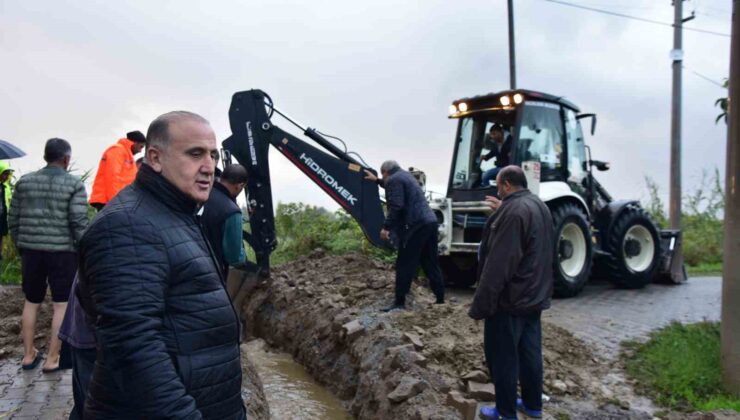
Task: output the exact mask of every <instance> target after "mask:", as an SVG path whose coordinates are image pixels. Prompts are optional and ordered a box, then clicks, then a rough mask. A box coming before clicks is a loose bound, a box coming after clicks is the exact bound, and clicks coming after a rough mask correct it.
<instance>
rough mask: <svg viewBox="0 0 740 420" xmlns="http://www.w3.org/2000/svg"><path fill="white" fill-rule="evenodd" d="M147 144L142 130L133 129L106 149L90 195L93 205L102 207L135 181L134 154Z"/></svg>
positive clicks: (97, 207)
mask: <svg viewBox="0 0 740 420" xmlns="http://www.w3.org/2000/svg"><path fill="white" fill-rule="evenodd" d="M145 144H146V137H144V135H143V134H142V133H141V131H132V132H130V133H127V134H126V138H123V139H120V140H118V143H116V144H114V145H113V146H110V147H109V148H107V149H106V150H105V152H104V153H103V157H101V158H100V165H99V166H98V173H97V174H96V175H95V182H94V183H93V188H92V194H91V195H90V205H91V206H93V207H95V208H96V209H98V210H100V209H102V208H103V206H105V205H106V204H108V201H110V200H111V199H112V198H113V197H114V196H115V195H116V194H118V192H119V191H121V190H122V189H123V188H124V187H126V186H127V185H128V184H130V183H132V182H133V181H134V178H136V171H137V166H136V162H134V155H135V154H137V153H139V152H140V151H141V149H143V148H144V145H145Z"/></svg>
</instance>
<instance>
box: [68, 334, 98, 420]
mask: <svg viewBox="0 0 740 420" xmlns="http://www.w3.org/2000/svg"><path fill="white" fill-rule="evenodd" d="M70 349H71V350H72V351H71V353H72V394H73V396H74V400H75V406H74V408H72V412H71V413H69V418H70V420H82V413H83V411H84V409H85V397H86V396H87V387H88V385H89V384H90V379H92V374H93V369H94V368H95V359H96V358H97V354H96V350H95V349H78V348H75V347H72V346H70Z"/></svg>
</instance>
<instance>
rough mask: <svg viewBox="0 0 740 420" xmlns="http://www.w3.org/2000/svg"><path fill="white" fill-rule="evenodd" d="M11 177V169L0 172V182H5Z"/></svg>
mask: <svg viewBox="0 0 740 420" xmlns="http://www.w3.org/2000/svg"><path fill="white" fill-rule="evenodd" d="M8 178H10V171H5V172H3V173H1V174H0V182H5V181H7V180H8Z"/></svg>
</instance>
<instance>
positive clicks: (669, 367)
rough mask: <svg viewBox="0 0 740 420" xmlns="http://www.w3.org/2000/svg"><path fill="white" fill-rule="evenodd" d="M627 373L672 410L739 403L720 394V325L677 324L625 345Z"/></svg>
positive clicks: (733, 406)
mask: <svg viewBox="0 0 740 420" xmlns="http://www.w3.org/2000/svg"><path fill="white" fill-rule="evenodd" d="M625 348H626V349H627V350H628V351H627V352H625V357H626V360H625V367H626V370H627V374H628V375H630V376H631V377H632V378H634V379H636V380H637V382H638V386H639V387H641V388H643V389H644V390H645V391H646V392H647V393H648V394H649V395H650V396H651V397H652V398H653V399H655V401H656V402H658V403H659V404H662V405H664V406H666V407H669V408H671V409H677V410H702V411H708V410H715V409H731V410H735V411H740V399H738V398H733V397H731V396H729V395H728V394H726V393H725V392H724V391H723V390H722V384H721V376H720V375H721V370H720V329H719V323H716V322H700V323H697V324H689V325H683V324H680V323H677V322H674V323H672V324H670V325H669V326H667V327H665V328H662V329H660V330H658V331H656V332H654V333H652V334H651V337H650V339H649V340H648V341H647V342H646V343H642V344H641V343H636V342H630V343H627V344H625Z"/></svg>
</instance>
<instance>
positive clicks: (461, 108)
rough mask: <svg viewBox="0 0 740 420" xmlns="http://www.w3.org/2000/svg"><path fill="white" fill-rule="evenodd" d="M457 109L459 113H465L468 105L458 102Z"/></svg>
mask: <svg viewBox="0 0 740 420" xmlns="http://www.w3.org/2000/svg"><path fill="white" fill-rule="evenodd" d="M457 108H458V109H459V110H460V112H467V110H468V104H466V103H465V102H460V105H458V106H457Z"/></svg>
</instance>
